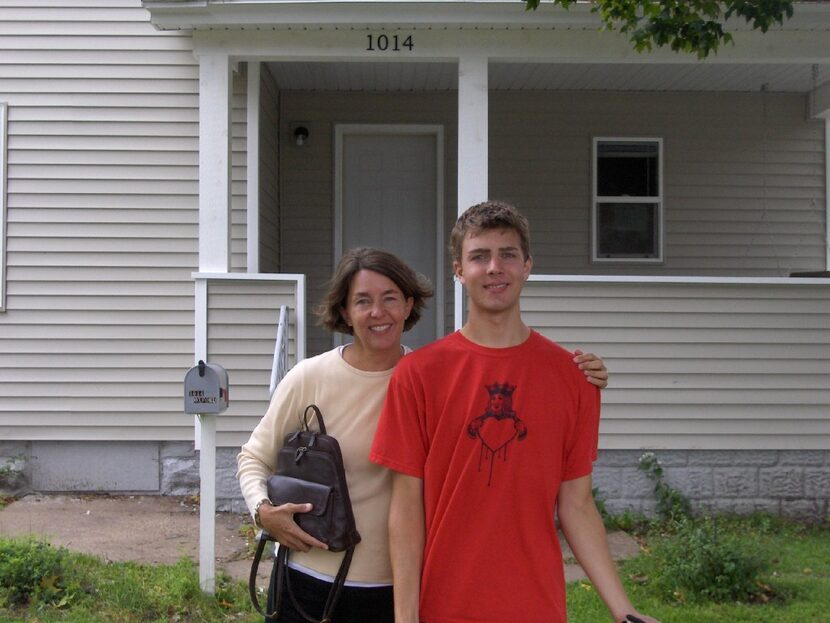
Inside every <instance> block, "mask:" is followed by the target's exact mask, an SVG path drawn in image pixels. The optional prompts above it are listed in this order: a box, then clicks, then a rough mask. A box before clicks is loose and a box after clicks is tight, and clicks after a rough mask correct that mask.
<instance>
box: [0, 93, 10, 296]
mask: <svg viewBox="0 0 830 623" xmlns="http://www.w3.org/2000/svg"><path fill="white" fill-rule="evenodd" d="M8 108H9V107H8V104H4V103H2V102H0V310H4V309H6V115H7V114H8Z"/></svg>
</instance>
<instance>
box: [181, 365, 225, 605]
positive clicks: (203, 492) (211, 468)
mask: <svg viewBox="0 0 830 623" xmlns="http://www.w3.org/2000/svg"><path fill="white" fill-rule="evenodd" d="M227 408H228V373H227V372H226V371H225V369H224V368H223V367H222V366H220V365H217V364H215V363H205V362H204V361H201V360H200V361H199V363H198V365H195V366H193V367H192V368H191V369H190V370H188V371H187V374H186V375H185V377H184V411H185V413H193V414H196V415H197V416H198V417H199V421H200V423H201V426H200V429H201V437H200V441H201V444H200V451H199V585H200V586H201V587H202V590H203V591H205V592H206V593H211V594H212V593H213V591H214V587H215V581H216V553H215V551H216V416H217V414H219V413H222V412H223V411H225V409H227Z"/></svg>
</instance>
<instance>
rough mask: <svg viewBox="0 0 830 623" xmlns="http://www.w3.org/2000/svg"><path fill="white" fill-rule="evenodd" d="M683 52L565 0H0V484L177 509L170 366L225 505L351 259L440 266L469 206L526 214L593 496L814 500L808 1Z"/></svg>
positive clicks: (826, 488) (826, 475) (829, 337)
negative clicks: (335, 275)
mask: <svg viewBox="0 0 830 623" xmlns="http://www.w3.org/2000/svg"><path fill="white" fill-rule="evenodd" d="M734 38H735V45H734V46H731V45H726V46H724V47H723V48H722V49H721V50H720V51H719V52H718V54H717V55H716V56H714V57H710V58H708V59H707V60H705V61H699V60H697V59H696V58H692V57H689V56H686V55H681V54H675V53H673V52H670V51H666V50H662V49H660V50H655V51H652V52H650V53H643V54H640V53H637V52H635V51H633V49H632V46H631V44H630V43H629V42H628V41H626V40H625V38H623V37H622V36H620V35H619V34H617V33H614V32H609V31H603V30H601V29H600V28H599V22H598V21H597V18H596V16H595V15H593V14H592V13H591V12H590V10H589V7H588V6H585V5H581V4H580V5H576V6H574V7H572V9H571V10H570V11H564V10H561V9H559V8H557V7H553V6H549V5H543V6H542V7H541V8H540V9H539V11H537V12H526V11H525V10H524V6H523V3H521V2H516V1H511V2H498V1H491V0H484V1H479V2H457V1H449V0H443V1H439V2H429V3H427V2H420V1H417V0H413V1H407V2H382V1H363V2H361V1H356V2H326V1H320V2H292V1H286V0H274V1H264V0H260V1H252V0H222V1H219V0H216V1H214V0H144V1H143V2H141V1H139V0H107V1H106V2H89V1H82V0H61V1H57V2H49V3H44V2H40V1H39V0H18V1H17V2H15V3H14V5H13V6H5V7H2V8H0V119H2V124H0V128H1V129H0V162H2V164H3V166H2V167H0V170H3V171H4V178H3V179H2V181H0V201H2V226H3V228H4V229H3V235H2V237H0V246H2V248H0V258H2V259H0V262H2V270H1V271H0V275H2V279H1V280H0V294H2V311H0V396H2V398H0V469H2V470H3V471H2V473H3V474H4V479H5V486H6V488H7V489H17V490H25V489H34V490H38V491H90V490H92V491H98V490H102V491H111V492H119V491H120V492H149V493H164V494H176V493H189V492H193V491H194V490H195V488H196V487H197V486H198V473H197V471H196V466H197V464H198V451H196V450H195V449H194V428H195V424H194V419H193V416H190V415H186V414H185V413H184V412H183V409H182V381H183V378H184V375H185V372H186V371H187V370H188V368H189V367H190V366H192V365H193V363H194V362H195V361H196V360H198V359H207V360H208V361H211V362H214V363H218V364H221V365H223V366H224V367H225V368H226V369H227V370H228V373H229V376H230V397H231V406H230V409H229V410H228V411H227V412H226V413H225V414H223V415H222V416H220V417H219V418H218V443H219V445H220V451H219V457H218V478H219V486H218V490H219V495H220V497H221V498H222V500H223V502H224V505H225V506H226V507H230V508H239V506H240V499H239V495H238V493H237V490H236V483H235V479H234V476H233V467H234V455H235V452H236V448H238V446H239V444H240V443H242V442H243V441H244V440H245V439H246V438H247V435H248V433H249V432H250V430H251V429H252V428H253V426H254V425H255V424H256V422H257V421H258V419H259V417H260V416H261V414H262V413H263V412H264V409H265V406H266V404H267V401H268V379H269V375H270V371H271V365H272V361H273V347H274V345H273V341H274V335H275V331H276V320H277V310H278V308H279V306H280V305H287V306H288V307H289V309H290V331H289V333H290V342H289V356H290V358H291V360H292V361H296V360H297V359H299V358H302V357H304V356H308V355H313V354H316V353H319V352H321V351H323V350H325V349H327V348H329V347H330V346H331V343H332V341H331V338H330V337H328V336H327V335H325V334H324V333H323V332H322V331H321V330H320V329H318V328H317V327H316V326H315V325H314V321H313V315H312V313H311V308H312V306H313V305H314V303H315V302H316V301H317V300H318V299H319V296H320V293H321V291H322V287H323V282H324V281H325V279H326V278H327V277H328V276H329V274H330V272H331V270H332V267H333V265H334V263H335V261H336V258H337V257H338V255H339V254H340V252H341V251H342V250H343V249H346V248H349V247H351V246H355V245H358V244H371V245H378V246H383V247H387V248H390V249H393V250H396V251H397V252H399V253H400V254H401V255H402V256H403V257H405V259H407V260H408V261H410V262H412V263H413V264H414V265H415V266H416V267H418V269H419V270H420V271H422V272H424V273H425V274H427V275H428V276H429V277H430V278H431V279H432V280H433V282H434V283H435V285H436V290H437V296H436V300H435V305H434V306H433V308H432V310H431V313H430V315H428V316H427V318H426V319H425V321H424V322H422V323H421V325H419V327H418V328H417V330H416V332H415V333H413V334H412V335H408V336H406V337H408V340H407V341H409V342H410V343H411V344H413V345H414V346H417V345H419V344H423V343H424V342H426V341H428V340H431V339H433V338H435V337H436V336H438V335H442V334H444V333H447V332H449V331H451V330H453V329H454V328H455V327H457V326H459V323H460V321H461V319H462V318H463V312H464V310H463V297H462V296H461V293H460V290H459V289H458V286H457V285H456V284H454V283H453V282H452V280H451V279H450V263H449V258H448V255H447V253H446V251H445V246H446V242H447V237H448V232H449V229H450V227H451V224H452V222H453V221H454V219H455V216H456V214H457V213H458V211H459V209H461V210H463V209H464V208H466V207H467V206H468V205H471V204H473V203H476V202H478V201H480V200H482V199H485V198H487V197H493V198H501V199H505V200H509V201H511V202H514V203H516V204H517V205H518V206H519V207H520V208H521V209H522V210H523V211H524V212H525V213H526V214H527V215H528V216H529V218H530V220H531V223H532V229H533V240H532V252H533V254H534V260H535V264H534V273H535V276H534V277H533V281H531V282H530V284H529V286H528V287H527V289H526V293H525V295H524V302H523V308H524V309H525V310H526V311H527V312H528V315H529V317H530V318H531V321H532V323H533V326H534V327H536V328H538V329H539V330H540V331H542V332H544V333H545V334H546V335H548V336H549V337H551V338H552V339H554V340H556V341H559V342H560V343H562V344H564V345H565V346H567V347H570V348H576V347H579V348H582V349H584V350H591V351H594V352H597V353H599V354H601V355H602V356H603V357H604V358H605V360H606V362H607V365H608V367H609V368H610V370H611V372H612V381H611V386H610V387H609V389H607V390H605V392H604V407H603V423H602V428H601V439H600V447H601V456H600V461H599V464H598V468H597V470H596V484H597V485H598V486H599V488H600V492H601V495H602V496H603V497H604V498H605V499H606V500H607V503H608V505H609V507H610V508H611V509H613V510H621V509H623V508H630V509H634V510H649V509H650V505H651V504H653V501H652V500H651V497H650V487H649V484H648V482H647V481H646V480H645V478H644V477H643V475H642V474H641V473H640V472H639V471H638V469H637V461H638V458H639V456H640V455H641V453H642V452H643V451H644V450H646V449H648V450H652V451H655V452H656V453H657V455H658V458H660V459H661V460H662V461H663V463H664V465H665V466H666V474H667V477H668V479H669V482H670V483H672V484H674V485H675V486H677V487H679V488H680V489H681V490H683V491H684V492H685V493H686V494H687V495H689V496H690V497H691V498H693V500H694V501H695V502H696V503H697V504H698V505H700V506H707V505H708V506H711V507H714V508H718V509H724V510H730V511H740V512H745V511H750V510H754V509H764V510H771V511H773V512H778V513H783V514H789V515H798V516H808V517H824V516H826V515H827V513H828V512H829V511H830V509H828V498H830V382H828V379H829V378H830V279H828V278H827V277H828V272H827V271H828V269H830V245H829V244H828V240H830V236H829V235H828V231H829V230H828V227H829V225H828V223H830V219H828V214H830V203H829V200H828V191H827V188H828V178H829V177H830V172H829V169H828V166H829V165H828V162H830V158H828V150H830V147H828V145H830V130H828V127H830V126H828V121H827V119H828V117H830V6H828V5H824V4H822V3H812V2H803V3H797V4H796V11H795V15H794V16H793V17H792V19H790V20H788V21H787V22H786V23H785V24H784V25H783V26H782V27H777V28H774V29H772V30H771V31H770V32H768V33H766V34H761V33H759V32H755V31H752V30H751V29H749V28H747V27H746V26H744V25H742V24H735V37H734Z"/></svg>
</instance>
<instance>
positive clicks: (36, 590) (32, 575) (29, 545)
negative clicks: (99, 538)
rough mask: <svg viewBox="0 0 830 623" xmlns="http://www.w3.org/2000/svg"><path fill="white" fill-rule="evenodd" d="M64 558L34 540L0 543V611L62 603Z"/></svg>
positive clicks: (62, 551) (60, 552)
mask: <svg viewBox="0 0 830 623" xmlns="http://www.w3.org/2000/svg"><path fill="white" fill-rule="evenodd" d="M67 554H68V552H67V551H66V550H65V549H63V548H60V549H55V548H53V547H52V546H51V545H49V544H48V543H43V542H41V541H36V540H34V539H26V540H7V539H0V607H7V606H25V605H27V604H29V603H35V602H47V603H54V604H56V605H62V604H61V602H62V601H63V603H66V599H67V597H68V593H67V587H68V582H67V580H66V577H65V570H66V566H67Z"/></svg>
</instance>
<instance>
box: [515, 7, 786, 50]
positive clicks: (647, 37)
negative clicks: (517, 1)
mask: <svg viewBox="0 0 830 623" xmlns="http://www.w3.org/2000/svg"><path fill="white" fill-rule="evenodd" d="M539 2H540V0H525V5H526V8H527V9H533V10H535V9H536V8H538V6H539ZM551 2H553V4H557V5H559V6H561V7H563V8H565V9H568V8H569V7H570V6H571V5H572V4H575V3H576V0H551ZM592 4H593V7H592V9H591V11H592V12H594V13H598V14H599V16H600V19H601V20H602V23H603V25H604V26H605V28H606V29H608V30H619V31H620V32H621V33H623V34H625V35H627V36H628V38H629V39H630V40H631V42H632V43H633V44H634V48H635V49H636V50H637V51H638V52H642V51H644V50H645V51H648V50H651V49H652V48H653V47H654V46H657V47H663V46H666V45H668V46H670V47H671V49H672V50H674V51H675V52H688V53H693V54H697V56H698V58H705V57H707V56H708V55H709V53H710V52H717V50H718V47H719V46H720V45H721V43H731V42H732V35H731V34H730V33H729V32H728V31H727V30H726V26H727V24H726V22H727V20H729V19H730V18H732V17H736V18H744V19H745V20H746V22H747V23H748V24H751V25H752V28H754V29H756V30H760V31H761V32H767V31H768V30H769V29H770V27H772V26H774V25H775V24H779V25H780V24H783V23H784V20H785V19H788V18H790V17H792V15H793V0H594V2H593V3H592Z"/></svg>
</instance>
